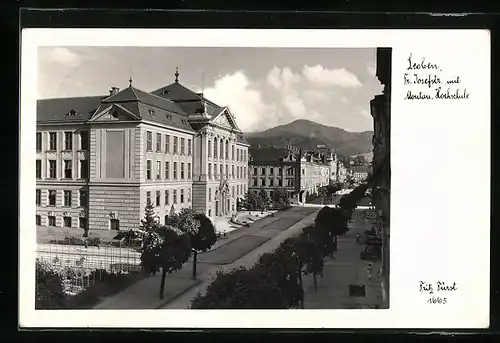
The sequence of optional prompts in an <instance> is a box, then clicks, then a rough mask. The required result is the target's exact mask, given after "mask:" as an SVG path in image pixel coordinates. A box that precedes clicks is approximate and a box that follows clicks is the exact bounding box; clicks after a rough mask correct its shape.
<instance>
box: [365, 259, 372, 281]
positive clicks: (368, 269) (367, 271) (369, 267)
mask: <svg viewBox="0 0 500 343" xmlns="http://www.w3.org/2000/svg"><path fill="white" fill-rule="evenodd" d="M366 274H367V275H368V280H371V279H372V264H371V263H368V267H366Z"/></svg>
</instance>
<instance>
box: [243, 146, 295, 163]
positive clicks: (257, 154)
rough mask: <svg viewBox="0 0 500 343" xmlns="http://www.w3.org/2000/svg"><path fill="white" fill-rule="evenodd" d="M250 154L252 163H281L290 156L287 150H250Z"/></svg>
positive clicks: (264, 148) (269, 148) (270, 148)
mask: <svg viewBox="0 0 500 343" xmlns="http://www.w3.org/2000/svg"><path fill="white" fill-rule="evenodd" d="M248 153H249V154H250V156H251V158H252V162H280V161H281V159H282V158H284V157H286V156H288V149H286V148H272V147H262V148H252V147H251V148H250V149H248Z"/></svg>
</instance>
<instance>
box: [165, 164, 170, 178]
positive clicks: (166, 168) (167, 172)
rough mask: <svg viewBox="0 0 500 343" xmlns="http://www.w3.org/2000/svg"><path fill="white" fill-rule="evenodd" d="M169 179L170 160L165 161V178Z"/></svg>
mask: <svg viewBox="0 0 500 343" xmlns="http://www.w3.org/2000/svg"><path fill="white" fill-rule="evenodd" d="M168 179H170V162H168V161H167V162H165V180H168Z"/></svg>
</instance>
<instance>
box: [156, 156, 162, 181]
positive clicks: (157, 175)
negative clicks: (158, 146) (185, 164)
mask: <svg viewBox="0 0 500 343" xmlns="http://www.w3.org/2000/svg"><path fill="white" fill-rule="evenodd" d="M156 179H157V180H159V179H161V161H156Z"/></svg>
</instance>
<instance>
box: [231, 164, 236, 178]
mask: <svg viewBox="0 0 500 343" xmlns="http://www.w3.org/2000/svg"><path fill="white" fill-rule="evenodd" d="M234 176H235V175H234V166H231V177H232V178H234Z"/></svg>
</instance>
